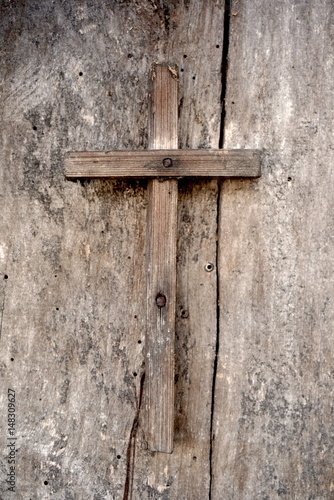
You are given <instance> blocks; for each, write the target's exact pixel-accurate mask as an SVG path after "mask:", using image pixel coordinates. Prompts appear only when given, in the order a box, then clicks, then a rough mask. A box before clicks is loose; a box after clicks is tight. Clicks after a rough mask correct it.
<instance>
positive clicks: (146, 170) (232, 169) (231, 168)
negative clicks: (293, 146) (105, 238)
mask: <svg viewBox="0 0 334 500" xmlns="http://www.w3.org/2000/svg"><path fill="white" fill-rule="evenodd" d="M166 159H168V160H170V161H169V163H171V166H167V167H166V166H164V163H163V162H164V160H166ZM65 176H66V177H67V178H68V179H75V178H80V177H81V178H127V177H129V178H133V177H136V178H143V177H147V178H157V177H165V178H173V177H174V178H181V177H207V178H217V179H219V178H226V177H230V178H231V177H232V178H233V177H250V178H256V177H260V176H261V152H260V151H258V150H253V149H240V150H238V149H236V150H233V149H232V150H224V149H208V150H201V149H200V150H189V149H187V150H177V149H159V150H144V151H105V152H103V151H81V152H71V153H69V154H68V156H67V158H66V160H65Z"/></svg>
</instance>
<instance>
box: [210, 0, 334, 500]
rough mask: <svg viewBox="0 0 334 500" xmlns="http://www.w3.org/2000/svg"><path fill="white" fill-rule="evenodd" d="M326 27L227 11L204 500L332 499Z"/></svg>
mask: <svg viewBox="0 0 334 500" xmlns="http://www.w3.org/2000/svg"><path fill="white" fill-rule="evenodd" d="M333 14H334V11H333V1H332V0H321V1H320V2H289V1H287V2H277V1H276V0H243V1H242V2H232V12H231V39H230V45H229V47H230V51H229V68H228V81H227V95H226V99H225V102H226V122H225V125H226V127H225V134H224V136H225V142H224V147H226V148H233V147H238V145H240V144H242V145H243V146H244V147H247V148H248V147H249V148H253V147H256V148H264V149H265V153H264V155H263V173H262V177H261V179H259V180H258V181H242V182H240V181H238V180H233V181H227V182H224V183H223V185H222V191H221V198H220V221H219V235H220V237H219V248H220V249H222V250H221V252H220V256H219V264H220V265H219V269H220V275H219V283H220V292H219V296H220V330H221V333H220V344H219V346H220V347H219V362H218V367H217V379H216V391H215V412H214V429H213V430H214V436H213V437H214V439H213V488H212V493H211V498H212V500H220V499H221V498H222V496H223V497H224V499H226V500H234V499H238V500H248V499H253V498H256V499H260V498H261V499H265V498H267V499H269V498H270V499H278V498H280V499H281V498H286V499H298V500H299V499H315V498H316V499H319V500H320V499H330V498H333V491H334V488H333V449H334V433H333V366H334V348H333V319H334V318H333V306H330V303H332V300H333V244H332V241H333V240H332V238H333V234H334V218H333V213H334V197H333V185H334V169H333V168H331V166H330V165H333V162H334V155H333V148H332V145H333V95H334V65H333V61H334V47H333V22H332V19H333ZM330 20H331V21H330ZM222 492H223V495H222Z"/></svg>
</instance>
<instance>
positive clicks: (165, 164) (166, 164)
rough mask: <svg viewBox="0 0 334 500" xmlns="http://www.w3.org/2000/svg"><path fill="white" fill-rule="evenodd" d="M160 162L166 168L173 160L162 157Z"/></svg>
mask: <svg viewBox="0 0 334 500" xmlns="http://www.w3.org/2000/svg"><path fill="white" fill-rule="evenodd" d="M162 164H163V166H164V167H166V168H168V167H171V166H172V165H173V160H172V159H171V158H164V159H163V160H162Z"/></svg>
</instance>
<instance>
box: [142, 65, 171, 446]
mask: <svg viewBox="0 0 334 500" xmlns="http://www.w3.org/2000/svg"><path fill="white" fill-rule="evenodd" d="M150 80H151V82H150V84H151V89H150V121H149V126H150V128H149V149H177V147H178V123H177V121H178V73H177V68H176V67H172V66H169V65H155V66H153V68H152V71H151V77H150ZM171 164H172V160H171V158H165V159H164V160H163V166H164V167H165V168H166V169H168V167H169V166H171ZM149 183H150V185H149V209H148V262H147V269H148V286H147V332H146V346H147V352H146V376H147V379H146V380H147V382H146V383H147V441H148V447H149V449H150V450H151V451H160V452H165V453H172V451H173V435H174V339H175V298H176V242H177V198H178V182H177V180H176V179H171V180H164V181H161V180H158V179H154V180H151V181H149Z"/></svg>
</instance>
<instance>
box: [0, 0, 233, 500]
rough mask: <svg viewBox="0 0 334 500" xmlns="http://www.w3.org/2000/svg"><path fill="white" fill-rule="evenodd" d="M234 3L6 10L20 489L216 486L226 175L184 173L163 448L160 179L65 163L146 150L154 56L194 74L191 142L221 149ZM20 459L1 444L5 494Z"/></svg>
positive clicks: (86, 491) (184, 117) (4, 264)
mask: <svg viewBox="0 0 334 500" xmlns="http://www.w3.org/2000/svg"><path fill="white" fill-rule="evenodd" d="M223 14H224V12H223V2H222V1H220V2H212V3H211V2H206V1H204V0H203V1H196V2H186V1H184V2H183V1H182V2H173V1H170V2H164V7H163V8H162V7H160V5H158V3H154V2H151V1H141V2H111V3H110V2H104V1H100V0H97V1H96V2H94V4H92V3H91V2H88V1H86V0H82V1H80V2H74V1H72V0H69V1H67V2H65V3H63V2H59V1H56V2H54V3H52V2H40V1H39V0H38V1H37V0H27V1H26V2H16V1H11V2H7V1H5V2H2V3H1V5H0V22H1V30H0V34H1V35H0V36H1V37H2V40H1V72H2V77H1V79H2V82H3V86H2V102H3V104H4V105H3V106H2V107H1V111H0V113H1V115H0V118H1V126H0V130H1V141H2V147H1V150H0V151H1V152H0V154H1V176H0V177H1V179H2V180H3V183H2V184H1V189H0V194H1V197H0V203H1V213H2V216H3V217H2V218H1V222H0V224H1V233H0V235H1V236H0V237H1V240H0V245H1V250H0V263H1V269H0V272H1V273H2V277H4V276H5V275H6V276H8V279H6V280H4V281H3V283H4V288H3V292H2V295H3V304H4V306H2V307H3V317H2V324H1V326H2V329H1V343H0V347H1V349H0V370H1V377H2V378H1V390H0V407H1V408H2V411H1V418H0V427H1V428H0V431H1V438H0V439H3V437H6V436H7V434H6V413H5V412H4V410H3V409H4V408H5V407H6V394H7V388H8V387H13V388H14V389H16V391H17V401H18V403H17V408H18V420H17V422H18V423H17V433H18V436H19V439H18V443H17V450H18V451H17V459H18V466H17V492H16V493H15V495H16V496H15V498H17V499H18V500H27V498H33V499H34V500H39V499H41V500H42V499H43V500H44V499H45V498H53V499H54V500H57V499H59V500H60V499H66V500H70V499H81V498H82V499H86V498H87V499H91V498H96V499H98V498H99V499H117V500H118V499H130V498H132V499H143V500H144V499H146V498H147V499H148V498H157V499H158V498H165V499H167V498H168V499H186V498H200V499H203V498H207V497H208V491H209V487H210V424H211V400H212V378H213V364H214V358H215V346H216V320H217V318H216V274H215V270H214V271H212V272H210V273H209V272H206V271H205V265H206V264H207V263H208V262H212V263H213V264H215V262H216V220H217V209H216V201H217V183H216V181H211V182H204V181H203V182H200V183H199V182H194V181H191V182H189V181H187V182H183V181H181V182H180V194H179V199H180V202H179V215H178V217H179V234H178V264H177V280H178V296H177V318H176V346H175V350H176V357H175V359H176V386H175V397H176V408H175V411H176V421H175V449H174V452H173V454H172V455H164V454H158V453H150V452H148V451H147V450H145V442H144V434H143V429H144V427H145V415H144V414H143V412H142V409H143V408H142V407H143V403H142V401H143V378H142V374H143V372H144V366H143V362H144V348H145V342H144V333H145V324H146V312H145V309H146V303H145V302H146V301H145V298H146V297H145V296H146V293H145V290H146V258H145V253H146V251H147V248H146V216H147V185H146V183H145V182H138V181H126V182H120V181H105V180H103V181H102V180H94V181H90V182H86V181H85V182H76V183H74V182H68V181H66V180H65V178H64V175H63V168H64V158H65V154H66V152H67V151H73V150H87V149H90V150H92V149H98V150H103V149H107V150H111V149H138V148H142V149H143V150H144V149H146V148H147V145H148V133H147V119H148V109H147V108H148V96H147V78H148V72H149V67H150V65H151V64H152V63H153V62H163V61H169V62H172V63H176V64H178V66H179V68H180V101H179V114H180V117H179V148H184V149H185V148H189V147H192V148H209V147H214V148H217V147H218V138H219V125H220V111H221V109H220V95H221V89H220V80H221V51H222V37H223V29H222V26H223ZM199 291H200V293H199ZM0 300H2V298H1V296H0ZM140 406H141V408H140ZM135 445H136V448H135ZM7 466H8V464H7V461H6V449H5V441H3V440H1V478H0V481H1V483H0V484H1V486H0V488H1V489H0V491H1V496H2V497H3V498H4V499H5V500H8V498H12V497H8V494H7V493H6V491H5V490H6V484H5V482H4V477H5V476H4V474H5V473H6V471H7Z"/></svg>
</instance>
